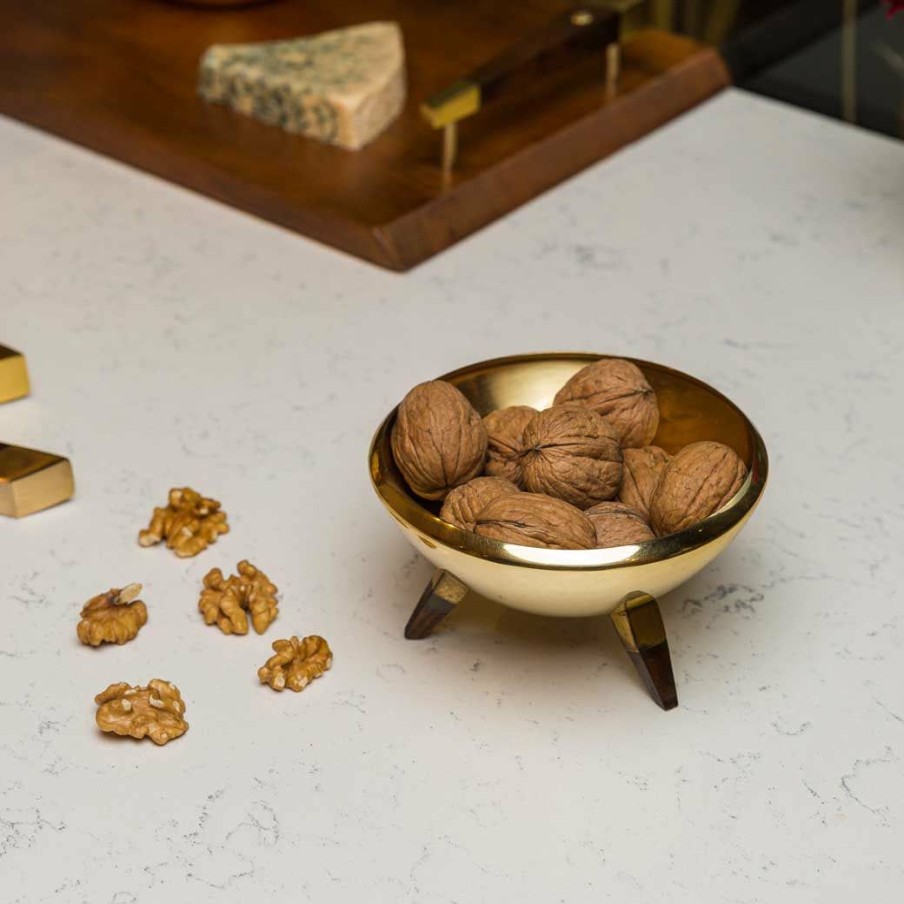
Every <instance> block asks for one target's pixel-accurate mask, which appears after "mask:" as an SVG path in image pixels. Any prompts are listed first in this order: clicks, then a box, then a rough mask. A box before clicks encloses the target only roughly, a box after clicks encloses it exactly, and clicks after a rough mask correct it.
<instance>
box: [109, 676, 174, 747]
mask: <svg viewBox="0 0 904 904" xmlns="http://www.w3.org/2000/svg"><path fill="white" fill-rule="evenodd" d="M94 702H95V703H96V704H97V706H98V710H97V713H96V714H95V720H96V721H97V727H98V728H100V730H101V731H107V732H113V733H114V734H118V735H130V736H131V737H133V738H137V739H138V740H141V739H142V738H145V737H148V738H150V739H151V740H152V741H153V742H154V743H155V744H166V743H167V741H172V740H174V739H175V738H178V737H181V736H182V735H184V734H185V732H186V731H188V722H186V721H185V719H184V718H183V716H184V715H185V703H184V702H183V701H182V695H181V694H180V693H179V689H178V688H177V687H176V686H175V685H174V684H170V682H168V681H161V680H160V679H159V678H154V679H153V680H152V681H149V682H148V685H147V687H139V686H138V685H135V687H131V686H130V685H129V684H128V683H126V682H125V681H121V682H119V683H118V684H111V685H110V686H109V687H108V688H107V689H106V690H105V691H103V692H102V693H100V694H98V695H97V696H96V697H95V698H94Z"/></svg>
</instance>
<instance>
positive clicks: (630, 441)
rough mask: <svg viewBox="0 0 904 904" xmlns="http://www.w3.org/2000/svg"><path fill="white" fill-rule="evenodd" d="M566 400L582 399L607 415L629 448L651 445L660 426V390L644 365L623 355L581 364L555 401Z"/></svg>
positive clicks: (556, 402) (562, 401)
mask: <svg viewBox="0 0 904 904" xmlns="http://www.w3.org/2000/svg"><path fill="white" fill-rule="evenodd" d="M565 402H580V403H581V404H583V405H586V406H587V407H588V408H590V409H592V410H593V411H595V412H596V413H597V414H599V415H602V416H603V417H604V418H606V420H607V421H608V422H609V423H610V424H611V425H612V427H613V428H614V429H615V432H616V434H617V435H618V440H619V442H620V443H621V445H622V446H624V447H626V448H635V447H637V448H639V447H641V446H647V445H649V444H650V443H651V442H652V441H653V437H654V436H655V435H656V430H657V429H658V428H659V403H658V402H657V401H656V393H655V392H653V388H652V387H651V386H650V384H649V383H648V382H647V379H646V377H645V376H644V375H643V374H642V373H641V371H640V368H639V367H637V365H636V364H632V363H631V362H630V361H625V360H624V359H623V358H601V359H600V360H599V361H594V362H593V364H588V365H587V366H586V367H583V368H581V370H579V371H578V372H577V373H576V374H575V375H574V376H573V377H572V378H571V379H570V380H569V381H568V382H567V383H566V384H565V385H564V386H563V387H562V388H561V389H560V390H559V391H558V393H556V398H555V404H556V405H561V404H563V403H565Z"/></svg>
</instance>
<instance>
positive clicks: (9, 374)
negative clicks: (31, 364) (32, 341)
mask: <svg viewBox="0 0 904 904" xmlns="http://www.w3.org/2000/svg"><path fill="white" fill-rule="evenodd" d="M29 392H30V386H29V383H28V368H27V366H26V364H25V355H23V354H22V353H21V352H17V351H16V350H15V349H13V348H7V347H6V346H5V345H0V403H2V402H12V401H13V399H21V398H22V397H23V396H27V395H28V393H29Z"/></svg>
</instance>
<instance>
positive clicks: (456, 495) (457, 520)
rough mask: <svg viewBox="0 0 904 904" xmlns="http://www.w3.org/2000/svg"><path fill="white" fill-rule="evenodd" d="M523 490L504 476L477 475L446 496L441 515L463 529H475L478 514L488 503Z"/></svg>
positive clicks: (444, 519)
mask: <svg viewBox="0 0 904 904" xmlns="http://www.w3.org/2000/svg"><path fill="white" fill-rule="evenodd" d="M520 492H521V491H520V490H519V489H518V487H516V486H515V484H513V483H512V482H511V481H510V480H505V478H503V477H475V478H474V479H473V480H469V481H468V482H467V483H466V484H463V485H462V486H460V487H456V488H455V489H454V490H452V492H451V493H449V495H448V496H446V500H445V502H443V507H442V509H441V510H440V513H439V516H440V518H442V519H443V521H448V522H449V524H454V525H455V526H456V527H460V528H461V529H462V530H474V524H475V523H476V521H477V516H478V514H480V511H481V509H483V508H484V507H485V506H486V505H487V503H489V502H491V501H492V500H493V499H496V498H497V497H499V496H509V495H511V494H512V493H520Z"/></svg>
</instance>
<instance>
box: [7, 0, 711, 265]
mask: <svg viewBox="0 0 904 904" xmlns="http://www.w3.org/2000/svg"><path fill="white" fill-rule="evenodd" d="M563 6H564V4H563V3H559V2H554V0H497V2H485V3H474V4H461V3H457V2H454V0H282V2H275V3H269V4H265V5H262V6H256V7H251V8H247V9H235V10H210V9H206V10H205V9H189V8H186V7H181V6H176V5H170V4H167V3H163V2H158V0H60V2H34V3H22V2H21V0H0V20H2V22H3V28H2V29H0V113H5V114H7V115H9V116H12V117H14V118H16V119H20V120H22V121H24V122H27V123H30V124H32V125H35V126H37V127H39V128H42V129H46V130H47V131H49V132H53V133H55V134H57V135H60V136H62V137H64V138H67V139H69V140H71V141H74V142H77V143H78V144H82V145H85V146H86V147H89V148H92V149H94V150H96V151H100V152H101V153H103V154H107V155H109V156H111V157H115V158H116V159H118V160H122V161H124V162H126V163H129V164H131V165H133V166H136V167H139V168H140V169H143V170H146V171H147V172H150V173H154V174H155V175H158V176H162V177H163V178H164V179H168V180H170V181H172V182H175V183H178V184H180V185H184V186H186V187H188V188H192V189H194V190H196V191H199V192H201V193H202V194H205V195H209V196H210V197H212V198H216V199H218V200H220V201H224V202H225V203H227V204H230V205H232V206H234V207H237V208H240V209H241V210H245V211H248V212H250V213H254V214H257V215H258V216H260V217H263V218H264V219H267V220H270V221H272V222H274V223H278V224H280V225H282V226H285V227H287V228H288V229H292V230H295V231H296V232H299V233H301V234H303V235H306V236H309V237H310V238H313V239H317V240H318V241H321V242H325V243H326V244H328V245H332V246H334V247H336V248H339V249H342V250H343V251H347V252H349V253H351V254H354V255H357V256H358V257H361V258H364V259H366V260H369V261H373V262H374V263H376V264H379V265H381V266H383V267H388V268H390V269H393V270H406V269H408V268H410V267H412V266H414V265H415V264H417V263H418V262H420V261H423V260H425V259H426V258H428V257H431V256H432V255H434V254H436V253H438V252H439V251H442V250H443V249H444V248H447V247H448V246H449V245H451V244H453V243H454V242H456V241H458V240H459V239H460V238H463V237H464V236H466V235H468V234H470V233H472V232H474V231H475V230H477V229H479V228H480V227H482V226H484V225H486V224H487V223H489V222H491V221H492V220H494V219H496V218H497V217H500V216H502V215H503V214H506V213H508V212H509V211H511V210H513V209H514V208H516V207H518V206H519V205H520V204H523V203H524V202H525V201H529V200H530V199H531V198H534V197H535V196H536V195H538V194H540V193H541V192H543V191H545V190H546V189H547V188H550V187H551V186H553V185H555V184H556V183H558V182H560V181H562V180H563V179H565V178H567V177H568V176H571V175H573V174H574V173H577V172H579V171H580V170H582V169H583V168H584V167H586V166H588V165H589V164H591V163H593V162H595V161H597V160H599V159H600V158H602V157H605V156H606V155H607V154H610V153H612V152H613V151H615V150H617V149H618V148H620V147H623V146H624V145H626V144H628V143H629V142H631V141H634V140H635V139H637V138H638V137H640V136H642V135H644V134H646V133H648V132H650V131H651V130H653V129H655V128H656V127H657V126H659V125H661V124H662V123H664V122H667V121H668V120H670V119H672V118H673V117H675V116H677V115H678V114H680V113H682V112H683V111H685V110H687V109H689V108H690V107H692V106H694V105H695V104H697V103H699V102H700V101H702V100H703V99H705V98H707V97H709V96H710V95H712V94H714V93H715V92H717V91H719V90H720V89H721V88H723V87H724V86H725V85H727V84H728V83H729V75H728V72H727V70H726V68H725V66H724V64H723V63H722V61H721V59H720V57H719V55H718V54H717V53H716V52H715V51H714V50H712V49H708V48H704V47H702V46H701V45H699V44H697V43H695V42H693V41H690V40H688V39H686V38H682V37H678V36H675V35H670V34H666V33H664V32H652V31H651V32H641V33H638V34H637V35H635V36H633V37H632V38H631V39H629V41H628V42H627V43H626V44H625V49H624V63H623V71H622V78H621V82H620V85H619V94H618V96H617V97H615V98H614V99H610V100H607V99H606V93H605V88H604V70H603V58H602V55H601V57H600V60H599V62H598V65H597V61H596V60H590V61H588V62H586V63H584V64H582V65H579V66H577V67H573V68H571V67H570V68H569V71H568V72H567V73H558V74H556V75H554V76H552V77H544V78H543V79H542V80H534V81H529V82H528V83H527V84H525V87H524V90H523V91H522V92H518V94H517V96H515V97H513V98H512V99H511V100H509V99H504V100H500V101H499V102H498V103H497V104H495V105H493V106H491V107H488V108H487V109H486V110H483V111H481V112H480V113H479V114H477V115H476V116H475V117H473V118H471V119H469V120H466V121H465V122H463V123H462V125H461V129H460V151H459V159H458V164H457V166H456V169H455V172H454V173H453V175H452V178H451V179H450V180H447V181H444V179H443V176H442V172H441V170H440V166H439V148H440V135H439V133H437V132H434V131H432V130H431V129H430V128H429V127H428V126H427V125H426V124H425V123H424V122H423V120H422V119H421V116H420V113H419V110H418V107H419V104H420V102H421V101H422V100H423V99H425V98H426V97H427V96H429V95H431V94H432V93H434V92H435V91H437V90H439V89H441V88H444V87H446V86H447V85H448V84H449V83H450V82H452V81H454V80H455V79H457V78H458V77H460V76H462V75H464V74H466V73H467V72H468V71H469V70H470V69H472V68H473V67H474V66H476V65H478V64H480V63H482V62H484V61H485V60H486V59H488V58H490V57H492V56H494V55H495V54H497V53H499V52H500V51H501V50H503V49H505V48H506V46H507V45H509V44H511V43H512V42H514V41H515V40H517V39H518V38H520V37H521V36H523V35H524V34H525V33H526V32H528V31H529V30H531V29H534V28H538V27H541V26H543V25H544V24H545V23H546V22H548V21H549V19H550V18H551V17H552V16H553V15H554V14H555V13H557V12H559V11H561V10H562V9H563ZM376 19H393V20H396V21H398V22H399V23H400V24H401V26H402V29H403V33H404V35H405V43H406V52H407V57H408V88H409V99H408V103H407V106H406V108H405V111H404V113H403V114H402V116H401V117H400V118H399V119H398V120H397V121H396V122H395V123H394V124H393V125H392V126H391V127H390V128H389V129H388V130H387V131H386V132H385V133H384V134H383V135H381V136H380V137H379V138H378V139H377V140H376V141H375V142H373V143H372V144H371V145H369V146H368V147H366V148H365V149H364V150H362V151H358V152H349V151H344V150H341V149H339V148H334V147H329V146H326V145H322V144H320V143H318V142H315V141H312V140H309V139H305V138H302V137H300V136H297V135H290V134H287V133H285V132H283V131H281V130H280V129H276V128H273V127H270V126H266V125H263V124H260V123H258V122H255V121H253V120H251V119H249V118H247V117H244V116H242V115H240V114H237V113H234V112H232V111H230V110H228V109H226V108H224V107H220V106H214V105H209V104H206V103H205V102H204V101H202V100H201V99H200V98H199V97H198V96H197V94H196V90H195V86H196V80H197V65H198V60H199V58H200V56H201V54H202V52H203V51H204V50H205V48H207V47H208V46H209V45H210V44H215V43H230V42H241V41H260V40H272V39H276V38H285V37H291V36H296V35H303V34H311V33H316V32H320V31H324V30H326V29H329V28H337V27H342V26H346V25H350V24H353V23H358V22H365V21H372V20H376Z"/></svg>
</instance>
